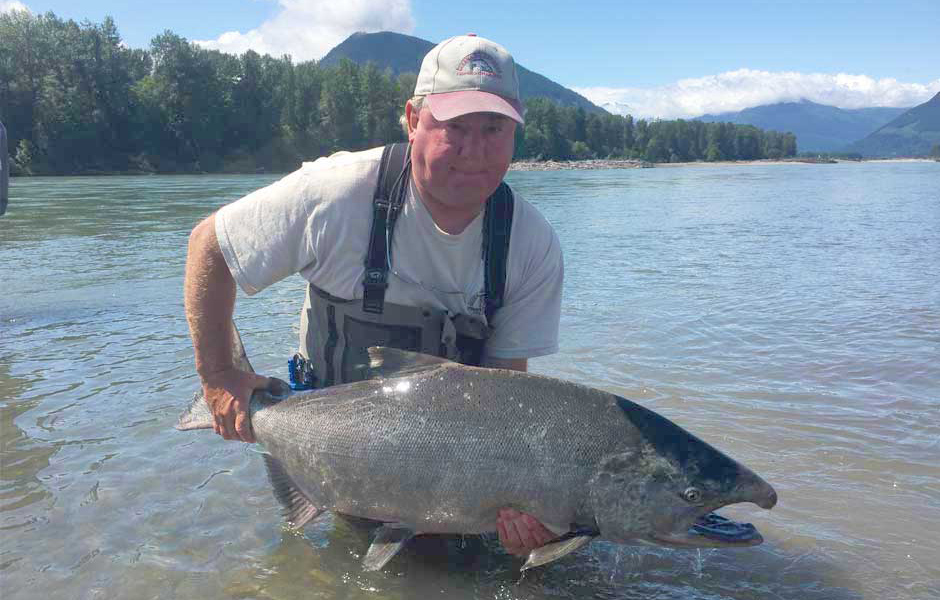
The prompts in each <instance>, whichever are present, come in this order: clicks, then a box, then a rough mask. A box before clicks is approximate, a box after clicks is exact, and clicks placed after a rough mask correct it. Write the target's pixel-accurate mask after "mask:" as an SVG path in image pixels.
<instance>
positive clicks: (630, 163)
mask: <svg viewBox="0 0 940 600" xmlns="http://www.w3.org/2000/svg"><path fill="white" fill-rule="evenodd" d="M929 162H940V160H937V159H933V158H863V159H860V160H846V159H841V158H840V159H815V158H792V159H771V158H765V159H759V160H721V161H715V162H706V161H695V162H674V163H653V162H648V161H645V160H636V159H613V158H612V159H602V158H596V159H587V160H564V161H559V160H545V161H533V160H520V161H516V162H513V163H512V164H511V165H510V166H509V170H510V171H599V170H605V169H652V168H657V169H658V168H668V169H671V168H675V167H740V166H754V165H792V164H836V163H929ZM291 172H292V171H264V170H256V171H172V172H159V171H142V170H130V171H86V172H83V173H55V174H49V173H43V174H37V175H11V176H10V179H11V180H12V179H19V178H29V177H120V176H140V175H155V176H159V175H287V174H289V173H291Z"/></svg>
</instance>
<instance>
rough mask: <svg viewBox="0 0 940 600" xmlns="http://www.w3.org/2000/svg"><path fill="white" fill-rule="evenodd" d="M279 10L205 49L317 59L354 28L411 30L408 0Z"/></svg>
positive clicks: (290, 4) (286, 2)
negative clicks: (247, 51)
mask: <svg viewBox="0 0 940 600" xmlns="http://www.w3.org/2000/svg"><path fill="white" fill-rule="evenodd" d="M278 4H279V5H280V10H279V12H278V13H277V14H276V15H274V17H272V18H271V19H269V20H268V21H265V22H264V23H262V24H261V25H259V26H258V27H257V28H255V29H252V30H250V31H248V32H245V33H242V32H240V31H228V32H226V33H223V34H222V35H220V36H219V37H218V38H216V39H214V40H196V41H195V42H196V43H197V44H199V45H201V46H203V47H205V48H209V49H213V50H221V51H222V52H228V53H231V54H241V53H242V52H245V51H246V50H248V49H251V50H254V51H255V52H258V53H259V54H271V55H272V56H280V55H282V54H290V55H291V56H292V57H293V59H294V60H295V61H298V62H299V61H304V60H310V59H319V58H322V57H323V55H324V54H326V53H327V52H329V51H330V50H331V49H332V48H333V47H334V46H336V45H337V44H339V43H340V42H342V41H343V40H345V39H346V38H347V37H349V36H350V35H351V34H353V33H355V32H357V31H366V32H375V31H397V32H399V33H411V32H412V31H413V30H414V26H415V23H414V18H413V17H412V15H411V0H384V1H382V2H375V1H374V0H278Z"/></svg>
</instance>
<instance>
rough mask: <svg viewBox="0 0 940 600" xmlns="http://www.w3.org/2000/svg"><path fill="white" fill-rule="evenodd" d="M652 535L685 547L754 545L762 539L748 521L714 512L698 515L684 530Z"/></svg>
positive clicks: (665, 541)
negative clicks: (744, 521) (729, 517)
mask: <svg viewBox="0 0 940 600" xmlns="http://www.w3.org/2000/svg"><path fill="white" fill-rule="evenodd" d="M652 537H653V539H654V540H655V541H656V542H658V543H661V544H667V545H670V546H678V547H685V548H726V547H743V546H756V545H758V544H760V543H761V542H763V541H764V538H763V536H762V535H761V534H760V532H758V531H757V528H756V527H754V526H753V525H751V524H750V523H739V522H737V521H732V520H731V519H728V518H726V517H722V516H721V515H719V514H718V513H714V512H709V513H706V514H704V515H702V516H700V517H699V518H698V520H696V521H695V522H694V523H692V525H691V526H690V527H689V528H688V529H687V530H685V531H681V532H673V533H665V534H663V533H657V534H654V535H653V536H652Z"/></svg>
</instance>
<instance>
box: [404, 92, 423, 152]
mask: <svg viewBox="0 0 940 600" xmlns="http://www.w3.org/2000/svg"><path fill="white" fill-rule="evenodd" d="M419 114H420V112H419V111H417V110H415V107H414V105H412V104H411V100H409V101H408V102H406V103H405V120H406V121H407V122H408V141H409V142H413V141H414V135H415V130H416V129H417V128H418V115H419Z"/></svg>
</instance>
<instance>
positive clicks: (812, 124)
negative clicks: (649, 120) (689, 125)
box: [698, 100, 907, 152]
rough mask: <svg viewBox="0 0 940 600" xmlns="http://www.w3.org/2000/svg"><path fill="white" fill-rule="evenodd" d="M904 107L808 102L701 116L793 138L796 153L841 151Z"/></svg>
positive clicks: (706, 120)
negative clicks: (837, 106) (860, 106)
mask: <svg viewBox="0 0 940 600" xmlns="http://www.w3.org/2000/svg"><path fill="white" fill-rule="evenodd" d="M905 110H907V109H906V108H889V107H875V108H857V109H843V108H836V107H835V106H826V105H825V104H817V103H815V102H810V101H808V100H801V101H799V102H780V103H777V104H766V105H764V106H755V107H754V108H747V109H745V110H742V111H739V112H727V113H721V114H717V115H703V116H701V117H698V120H700V121H705V122H707V123H715V122H730V123H738V124H742V125H754V126H755V127H759V128H760V129H769V130H773V131H780V132H786V131H789V132H791V133H793V134H794V135H796V144H797V147H798V149H799V151H800V152H831V151H842V150H845V147H846V146H848V145H849V144H851V143H852V142H854V141H856V140H859V139H861V138H863V137H865V136H866V135H868V134H869V133H871V132H873V131H875V130H876V129H878V128H879V127H881V126H882V125H884V124H885V123H887V122H889V121H890V120H891V119H893V118H895V117H897V116H898V115H900V114H901V113H903V112H904V111H905Z"/></svg>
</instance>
